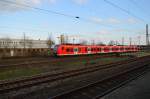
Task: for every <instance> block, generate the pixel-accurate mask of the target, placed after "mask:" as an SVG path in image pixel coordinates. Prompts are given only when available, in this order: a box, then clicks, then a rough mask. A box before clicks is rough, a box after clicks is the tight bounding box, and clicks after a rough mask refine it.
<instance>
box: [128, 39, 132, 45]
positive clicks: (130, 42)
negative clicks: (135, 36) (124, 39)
mask: <svg viewBox="0 0 150 99" xmlns="http://www.w3.org/2000/svg"><path fill="white" fill-rule="evenodd" d="M129 41H130V46H131V45H132V38H131V37H130V38H129Z"/></svg>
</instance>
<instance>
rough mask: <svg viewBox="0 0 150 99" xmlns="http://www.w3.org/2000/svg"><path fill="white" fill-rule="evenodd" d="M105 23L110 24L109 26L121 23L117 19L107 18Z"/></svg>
mask: <svg viewBox="0 0 150 99" xmlns="http://www.w3.org/2000/svg"><path fill="white" fill-rule="evenodd" d="M107 23H110V24H119V23H121V21H120V20H119V19H117V18H109V19H108V20H107Z"/></svg>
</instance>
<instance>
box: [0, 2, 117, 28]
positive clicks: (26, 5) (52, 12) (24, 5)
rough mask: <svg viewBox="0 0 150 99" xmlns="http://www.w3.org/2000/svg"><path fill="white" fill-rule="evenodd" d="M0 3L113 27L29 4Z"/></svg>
mask: <svg viewBox="0 0 150 99" xmlns="http://www.w3.org/2000/svg"><path fill="white" fill-rule="evenodd" d="M1 2H4V3H9V4H14V5H18V6H23V7H27V8H30V9H35V10H38V11H42V12H48V13H51V14H56V15H61V16H65V17H69V18H73V19H78V20H81V21H83V22H88V23H94V24H97V25H103V26H107V27H111V28H114V27H115V26H113V25H108V24H105V23H100V22H95V21H93V20H92V19H88V18H84V17H80V16H75V15H70V14H65V13H61V12H57V11H53V10H49V9H43V8H39V7H34V6H30V5H29V4H23V3H16V2H14V1H10V0H1Z"/></svg>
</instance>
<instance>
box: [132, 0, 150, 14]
mask: <svg viewBox="0 0 150 99" xmlns="http://www.w3.org/2000/svg"><path fill="white" fill-rule="evenodd" d="M129 1H130V2H131V3H132V4H133V5H135V6H136V7H137V8H138V9H139V10H141V12H143V11H144V12H145V10H144V8H143V7H141V6H139V4H138V3H137V2H136V1H135V0H129ZM144 14H145V15H147V16H149V14H148V13H144Z"/></svg>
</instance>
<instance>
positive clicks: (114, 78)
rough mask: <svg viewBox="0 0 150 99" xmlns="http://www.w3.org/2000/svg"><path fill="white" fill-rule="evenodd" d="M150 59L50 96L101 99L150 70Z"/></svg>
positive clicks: (55, 98)
mask: <svg viewBox="0 0 150 99" xmlns="http://www.w3.org/2000/svg"><path fill="white" fill-rule="evenodd" d="M149 61H150V58H148V57H147V59H146V58H145V59H144V60H142V61H139V62H137V63H135V64H134V65H135V67H134V68H130V69H128V70H124V71H120V72H118V73H115V74H114V75H109V76H107V77H106V78H103V79H101V80H97V81H96V82H92V83H89V84H87V85H85V86H82V87H79V88H74V89H72V90H69V91H66V92H63V93H60V94H58V95H56V96H53V97H49V99H100V98H102V97H103V96H105V95H107V94H109V93H110V92H112V91H113V90H115V89H117V88H120V87H122V86H123V85H124V84H126V83H128V82H130V81H132V80H134V79H136V78H137V77H139V76H141V75H143V74H144V73H146V72H148V71H150V66H148V65H149V64H150V62H149ZM132 65H133V64H132Z"/></svg>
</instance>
